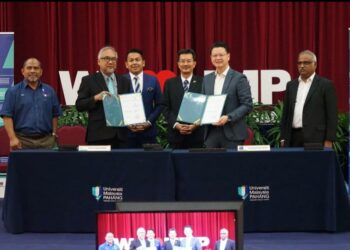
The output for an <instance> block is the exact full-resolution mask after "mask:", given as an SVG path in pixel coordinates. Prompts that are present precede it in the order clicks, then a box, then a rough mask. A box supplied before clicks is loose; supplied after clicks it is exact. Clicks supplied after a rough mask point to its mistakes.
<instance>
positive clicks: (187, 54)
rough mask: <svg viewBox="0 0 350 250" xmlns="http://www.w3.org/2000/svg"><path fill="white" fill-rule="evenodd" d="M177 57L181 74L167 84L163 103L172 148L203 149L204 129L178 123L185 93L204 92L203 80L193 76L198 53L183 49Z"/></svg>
mask: <svg viewBox="0 0 350 250" xmlns="http://www.w3.org/2000/svg"><path fill="white" fill-rule="evenodd" d="M177 56H178V58H177V65H178V67H179V69H180V72H181V74H180V76H177V77H174V78H171V79H168V80H167V81H166V82H165V86H164V93H163V102H162V103H163V106H164V116H165V119H166V121H167V122H168V140H169V144H170V147H171V148H177V149H178V148H200V147H203V128H202V127H199V126H198V125H195V124H182V123H180V122H177V121H176V118H177V115H178V113H179V110H180V106H181V102H182V98H183V96H184V93H185V92H186V91H190V92H195V93H201V91H202V78H201V77H199V76H196V75H193V69H194V68H195V67H196V53H195V52H194V50H193V49H181V50H179V51H178V52H177Z"/></svg>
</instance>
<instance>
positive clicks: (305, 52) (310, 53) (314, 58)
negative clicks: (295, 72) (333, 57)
mask: <svg viewBox="0 0 350 250" xmlns="http://www.w3.org/2000/svg"><path fill="white" fill-rule="evenodd" d="M302 54H308V55H310V56H312V61H313V62H317V57H316V55H315V53H314V52H312V51H311V50H308V49H307V50H303V51H302V52H300V53H299V56H300V55H302Z"/></svg>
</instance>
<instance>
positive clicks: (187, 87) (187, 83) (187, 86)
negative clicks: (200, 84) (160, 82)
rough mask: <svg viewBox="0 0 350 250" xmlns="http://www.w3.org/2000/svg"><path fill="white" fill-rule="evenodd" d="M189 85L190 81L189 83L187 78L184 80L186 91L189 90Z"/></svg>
mask: <svg viewBox="0 0 350 250" xmlns="http://www.w3.org/2000/svg"><path fill="white" fill-rule="evenodd" d="M189 85H190V83H189V82H188V81H187V80H185V81H184V91H185V92H187V91H188V89H189Z"/></svg>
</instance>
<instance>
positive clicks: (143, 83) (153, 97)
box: [125, 49, 162, 148]
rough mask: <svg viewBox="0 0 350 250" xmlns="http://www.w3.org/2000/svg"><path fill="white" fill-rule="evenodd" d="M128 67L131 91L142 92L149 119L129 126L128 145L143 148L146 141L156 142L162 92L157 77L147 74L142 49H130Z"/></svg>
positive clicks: (127, 60)
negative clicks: (144, 69) (144, 70)
mask: <svg viewBox="0 0 350 250" xmlns="http://www.w3.org/2000/svg"><path fill="white" fill-rule="evenodd" d="M125 66H126V68H127V69H128V70H129V74H126V75H125V77H126V78H128V79H130V80H131V83H130V84H131V87H130V92H131V93H137V92H139V93H141V95H142V100H143V105H144V108H145V115H146V119H147V121H146V122H145V123H143V124H135V125H130V126H128V128H129V130H130V131H129V133H128V144H129V145H128V146H129V147H130V148H141V147H142V144H145V143H156V136H157V126H156V121H157V119H158V117H159V115H160V113H161V111H162V106H161V98H162V92H161V89H160V84H159V81H158V79H157V78H156V77H154V76H151V75H148V74H145V73H144V72H143V68H144V67H145V59H144V57H143V52H142V50H140V49H130V50H129V51H128V54H127V58H126V62H125Z"/></svg>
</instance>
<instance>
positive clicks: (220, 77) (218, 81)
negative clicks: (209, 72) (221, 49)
mask: <svg viewBox="0 0 350 250" xmlns="http://www.w3.org/2000/svg"><path fill="white" fill-rule="evenodd" d="M229 69H230V67H227V68H226V69H225V71H224V72H222V74H218V73H217V71H215V75H216V77H215V83H214V95H221V94H222V88H223V87H224V82H225V78H226V75H227V72H228V70H229Z"/></svg>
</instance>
